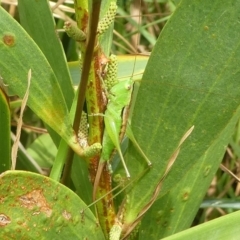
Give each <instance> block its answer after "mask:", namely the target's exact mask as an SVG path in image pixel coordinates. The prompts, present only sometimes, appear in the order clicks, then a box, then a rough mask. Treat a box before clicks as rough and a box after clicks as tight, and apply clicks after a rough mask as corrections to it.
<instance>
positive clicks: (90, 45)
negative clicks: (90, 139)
mask: <svg viewBox="0 0 240 240" xmlns="http://www.w3.org/2000/svg"><path fill="white" fill-rule="evenodd" d="M100 7H101V0H95V1H93V2H92V11H91V16H90V24H89V35H88V38H87V46H86V54H85V56H87V57H85V58H84V61H83V70H82V75H81V81H80V86H79V87H80V89H79V94H78V101H77V107H76V114H75V117H74V122H73V129H74V131H75V132H76V133H77V132H78V129H79V126H80V120H81V116H82V111H83V105H84V101H85V96H86V89H87V83H88V76H89V73H90V68H91V62H92V56H93V52H94V47H95V40H96V33H97V26H98V19H99V13H100ZM73 156H74V154H73V151H72V149H69V152H68V157H67V160H66V164H65V168H64V171H63V177H62V180H61V182H62V183H63V184H66V183H67V182H68V179H69V177H70V173H71V168H72V162H73Z"/></svg>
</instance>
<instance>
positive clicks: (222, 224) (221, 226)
mask: <svg viewBox="0 0 240 240" xmlns="http://www.w3.org/2000/svg"><path fill="white" fill-rule="evenodd" d="M239 221H240V211H237V212H235V213H231V214H228V215H226V216H223V217H220V218H218V219H214V220H212V221H210V222H207V223H203V224H201V225H199V226H197V227H193V228H190V229H188V230H186V231H183V232H180V233H178V234H175V235H173V236H170V237H167V238H163V239H164V240H186V239H194V240H202V239H206V240H207V239H211V240H225V239H238V237H239V234H240V228H239Z"/></svg>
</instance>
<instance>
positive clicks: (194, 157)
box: [125, 0, 240, 239]
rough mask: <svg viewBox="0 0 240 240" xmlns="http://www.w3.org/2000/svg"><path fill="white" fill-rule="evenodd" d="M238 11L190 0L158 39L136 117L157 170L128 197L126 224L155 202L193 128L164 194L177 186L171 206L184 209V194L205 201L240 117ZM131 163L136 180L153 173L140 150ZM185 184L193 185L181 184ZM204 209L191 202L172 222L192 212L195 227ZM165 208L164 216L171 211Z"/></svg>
mask: <svg viewBox="0 0 240 240" xmlns="http://www.w3.org/2000/svg"><path fill="white" fill-rule="evenodd" d="M239 8H240V1H224V2H220V1H217V0H214V1H207V0H205V1H201V2H199V1H197V0H183V1H181V3H180V5H178V8H177V9H176V11H175V12H174V14H173V15H172V17H171V18H170V20H169V21H168V23H167V25H166V26H165V28H164V30H163V32H162V34H161V36H160V38H159V39H158V42H157V44H156V46H155V48H154V50H153V52H152V54H151V57H150V59H149V61H148V65H147V67H146V71H145V73H144V76H143V79H142V83H141V87H140V89H139V93H138V96H137V100H136V105H135V109H134V113H133V118H132V127H133V132H134V133H135V135H136V139H137V140H138V141H139V144H140V146H142V149H143V151H144V152H145V153H146V155H147V156H148V157H149V159H150V160H151V161H152V163H153V166H152V168H151V169H150V170H149V171H148V172H147V173H146V174H145V176H144V177H143V178H142V179H141V180H140V181H139V182H138V183H137V184H136V185H135V187H134V188H133V189H131V191H130V192H129V200H128V201H129V204H128V205H127V209H126V213H125V221H126V224H127V223H130V222H132V221H133V220H134V219H135V218H136V216H137V215H138V213H139V212H141V210H142V208H143V207H144V206H145V205H146V204H147V203H148V201H149V199H150V198H151V196H152V194H153V192H154V190H155V188H156V185H157V183H158V182H159V180H160V179H161V176H162V174H163V172H164V171H165V168H166V166H167V162H168V160H169V158H170V156H171V155H172V153H173V152H174V150H175V149H176V147H177V145H178V143H179V141H180V139H181V137H182V136H183V134H184V133H185V132H186V131H187V130H188V129H189V128H190V127H191V126H192V125H194V126H195V129H194V131H193V133H192V134H191V136H190V137H189V138H188V139H187V140H186V142H185V143H184V144H183V147H182V148H181V151H180V154H179V157H178V158H177V160H176V162H175V164H174V166H173V169H172V170H171V172H170V174H169V175H168V177H167V179H166V181H165V182H164V185H163V188H162V191H161V193H160V196H162V195H164V194H166V193H167V192H168V191H170V189H171V188H174V187H176V188H178V189H174V191H175V192H174V195H171V197H169V198H168V200H167V201H168V204H169V206H170V205H171V206H172V209H175V207H178V206H175V205H174V203H175V201H176V197H179V198H181V196H185V195H181V194H184V193H186V195H187V197H188V201H190V200H191V198H192V196H193V195H194V194H197V195H198V198H199V199H202V198H203V196H204V194H205V192H206V189H207V188H208V185H209V183H210V181H211V177H212V176H213V174H214V173H215V171H216V169H217V167H218V165H219V162H220V160H221V156H222V155H223V153H224V149H225V148H226V145H227V143H228V141H229V140H230V136H231V135H232V131H233V127H234V124H235V123H236V122H237V119H238V118H239V114H240V113H239V102H240V101H239V100H240V99H239V98H240V91H239V71H238V66H239V63H240V48H239V38H238V35H237V34H236V32H239V31H240V25H239V24H238V9H239ZM222 138H224V139H222ZM127 164H128V167H129V170H130V173H131V175H132V178H133V179H134V178H135V176H137V175H139V173H141V172H142V171H143V170H144V169H146V168H147V166H146V163H145V161H144V160H143V159H141V156H140V155H139V154H138V153H137V152H136V150H135V149H134V148H133V147H131V149H130V151H129V155H128V162H127ZM187 176H188V178H187ZM181 179H183V182H184V181H185V183H186V184H184V183H183V182H182V183H179V181H180V180H181ZM178 183H179V184H181V187H180V186H179V185H177V184H178ZM189 183H190V185H189ZM194 183H195V184H196V185H195V184H194ZM177 190H178V191H177ZM193 190H194V192H193ZM182 201H183V199H182ZM177 204H179V203H177ZM199 204H200V200H199V201H196V202H195V203H193V204H189V208H188V204H185V206H184V207H183V209H182V211H181V212H178V214H177V215H174V212H173V213H172V216H171V218H176V221H178V224H180V223H181V222H184V221H185V217H186V215H188V214H189V215H190V216H189V220H188V225H189V224H190V222H191V220H190V219H193V217H194V214H195V212H196V209H197V208H198V207H199ZM169 206H168V210H169V209H171V208H170V207H169ZM160 208H161V211H163V212H161V215H162V214H164V206H163V205H161V207H160V206H159V209H160ZM159 211H160V210H159ZM166 214H167V213H166ZM183 225H184V224H183ZM183 225H182V226H180V225H179V226H178V227H177V228H178V231H179V230H180V229H181V228H183V227H184V228H185V227H186V226H183ZM156 227H158V228H159V226H155V228H156ZM166 228H173V229H174V228H175V226H172V225H169V222H166V225H164V226H162V227H160V230H159V231H162V233H161V234H162V235H161V236H164V231H166V230H165V229H166ZM155 239H156V238H155Z"/></svg>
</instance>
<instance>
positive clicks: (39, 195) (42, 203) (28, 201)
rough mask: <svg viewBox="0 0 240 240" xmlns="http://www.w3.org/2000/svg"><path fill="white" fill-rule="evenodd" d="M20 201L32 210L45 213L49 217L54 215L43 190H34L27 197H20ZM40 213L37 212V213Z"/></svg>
mask: <svg viewBox="0 0 240 240" xmlns="http://www.w3.org/2000/svg"><path fill="white" fill-rule="evenodd" d="M19 201H20V202H21V205H22V206H23V207H25V208H28V209H30V210H32V209H36V210H38V211H40V212H43V213H45V214H46V215H47V216H48V217H50V216H51V214H52V209H51V208H50V206H49V205H48V203H47V200H46V198H45V197H44V195H43V192H42V190H40V189H37V190H33V191H31V192H29V193H27V194H25V195H22V196H20V197H19ZM38 211H35V213H36V212H38ZM34 215H37V214H34Z"/></svg>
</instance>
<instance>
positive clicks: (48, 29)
mask: <svg viewBox="0 0 240 240" xmlns="http://www.w3.org/2000/svg"><path fill="white" fill-rule="evenodd" d="M18 8H19V16H20V22H21V26H23V27H24V29H25V30H26V31H27V33H28V34H29V35H30V36H31V37H32V39H33V40H34V41H35V43H36V44H37V45H38V46H39V48H40V49H41V51H42V52H43V54H44V55H45V57H46V58H47V60H48V62H49V64H50V65H51V67H52V69H53V71H54V74H55V76H56V77H57V80H58V83H59V85H60V88H61V90H62V93H63V96H64V99H65V101H66V103H67V106H68V109H70V107H71V104H72V101H73V97H74V93H73V87H72V83H71V78H70V74H69V71H68V67H67V63H66V58H65V55H64V51H63V48H62V44H61V41H60V40H59V37H58V33H57V31H56V30H55V27H54V25H55V23H54V20H53V17H52V12H51V11H50V8H49V2H48V1H47V0H42V1H31V0H19V1H18Z"/></svg>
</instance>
